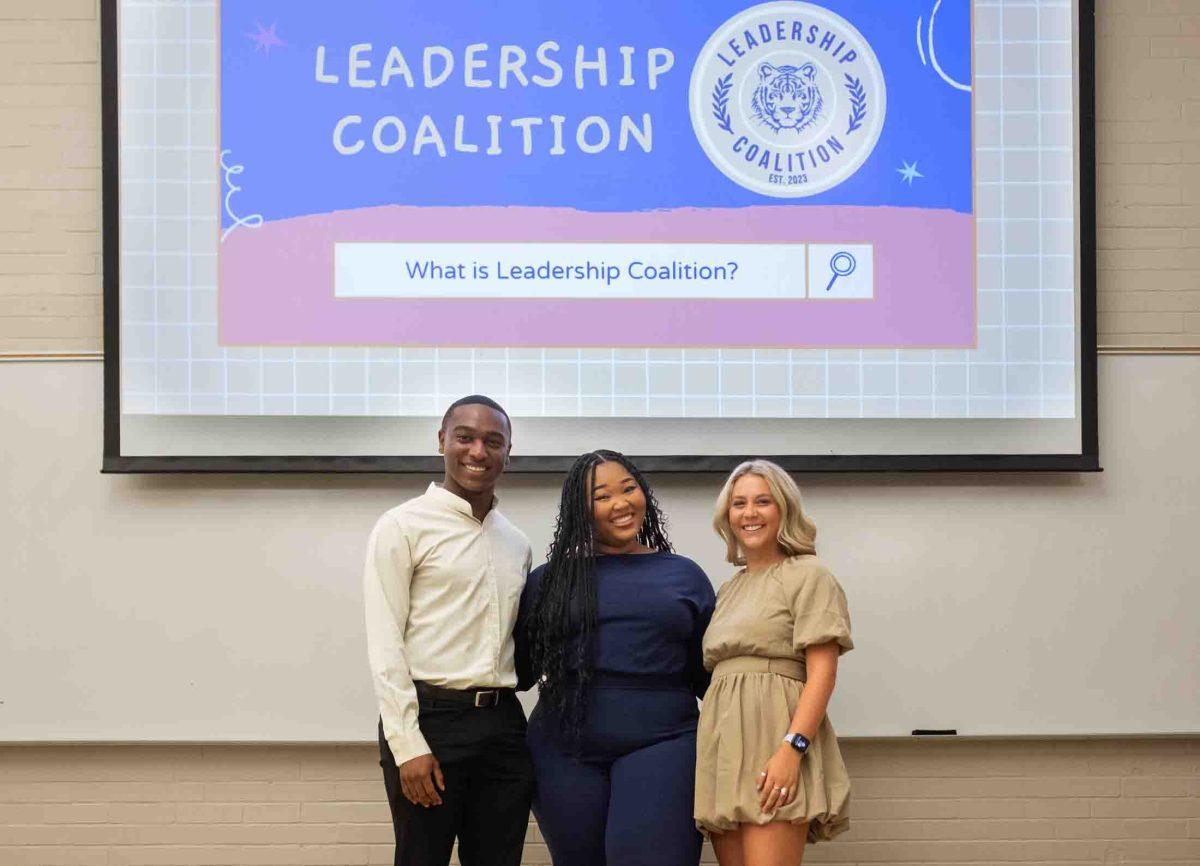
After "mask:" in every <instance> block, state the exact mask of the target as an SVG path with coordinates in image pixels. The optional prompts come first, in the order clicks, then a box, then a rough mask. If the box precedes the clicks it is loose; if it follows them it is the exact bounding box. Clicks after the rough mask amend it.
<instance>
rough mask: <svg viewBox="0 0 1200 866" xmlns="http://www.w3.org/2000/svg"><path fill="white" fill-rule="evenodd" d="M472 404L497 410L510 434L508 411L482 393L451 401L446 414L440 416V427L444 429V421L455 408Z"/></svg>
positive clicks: (510, 425) (510, 423)
mask: <svg viewBox="0 0 1200 866" xmlns="http://www.w3.org/2000/svg"><path fill="white" fill-rule="evenodd" d="M472 404H478V405H480V406H487V407H488V408H489V409H495V410H496V411H497V412H499V413H500V414H501V415H503V416H504V423H505V424H507V425H508V433H509V436H511V435H512V419H511V418H509V417H508V413H507V412H505V411H504V407H503V406H501V405H500V404H499V403H497V402H496V401H495V400H493V399H492V398H491V397H485V396H483V395H482V394H471V395H469V396H466V397H460V398H459V399H457V400H455V401H454V402H453V403H451V404H450V405H449V407H447V409H446V414H445V415H443V416H442V429H443V430H445V429H446V422H447V421H449V420H450V415H451V413H452V412H454V410H455V409H457V408H458V407H459V406H470V405H472Z"/></svg>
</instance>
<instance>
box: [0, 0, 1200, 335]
mask: <svg viewBox="0 0 1200 866" xmlns="http://www.w3.org/2000/svg"><path fill="white" fill-rule="evenodd" d="M1096 5H1097V7H1098V31H1099V45H1098V47H1097V53H1098V63H1097V67H1098V73H1097V77H1098V82H1097V89H1098V110H1099V128H1098V137H1099V142H1098V151H1099V161H1100V171H1099V181H1098V184H1099V185H1098V200H1099V211H1100V212H1099V247H1100V252H1099V259H1100V261H1099V307H1100V325H1099V327H1100V344H1101V346H1104V347H1112V348H1115V347H1159V348H1171V347H1174V348H1180V347H1189V348H1200V3H1198V2H1196V0H1096ZM99 81H100V70H99V19H98V2H97V0H3V2H0V352H5V353H13V352H36V351H61V350H66V351H96V350H98V349H99V348H100V335H101V312H100V273H99V267H98V254H99V251H100V231H99V227H100V192H99V190H100V171H99V166H100V148H99V140H100V94H99V86H98V85H99Z"/></svg>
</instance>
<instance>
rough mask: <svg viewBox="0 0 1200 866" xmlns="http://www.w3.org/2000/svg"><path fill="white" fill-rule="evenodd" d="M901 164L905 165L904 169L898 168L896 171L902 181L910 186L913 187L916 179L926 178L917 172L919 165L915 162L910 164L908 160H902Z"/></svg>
mask: <svg viewBox="0 0 1200 866" xmlns="http://www.w3.org/2000/svg"><path fill="white" fill-rule="evenodd" d="M901 162H903V163H904V168H898V169H896V171H897V172H898V173H899V174H900V179H901V180H902V181H904V182H905V183H907V184H908V185H909V186H912V182H913V180H914V179H915V178H918V177H924V176H925V175H923V174H921V172H919V171H917V164H916V163H915V162H913V163H910V162H908V161H907V160H901Z"/></svg>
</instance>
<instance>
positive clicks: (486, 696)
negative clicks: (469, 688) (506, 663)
mask: <svg viewBox="0 0 1200 866" xmlns="http://www.w3.org/2000/svg"><path fill="white" fill-rule="evenodd" d="M499 698H500V693H499V692H497V691H496V690H495V689H481V690H480V691H477V692H476V693H475V708H476V709H482V708H484V707H494V706H496V704H498V703H500V700H499Z"/></svg>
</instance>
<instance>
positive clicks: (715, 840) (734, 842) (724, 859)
mask: <svg viewBox="0 0 1200 866" xmlns="http://www.w3.org/2000/svg"><path fill="white" fill-rule="evenodd" d="M742 826H745V825H741V826H739V827H738V829H736V830H726V831H725V832H724V833H713V834H712V835H711V836H710V837H709V838H710V839H711V840H712V846H713V851H715V852H716V853H717V862H718V863H719V864H721V866H746V861H745V858H743V857H742V830H741V827H742Z"/></svg>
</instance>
